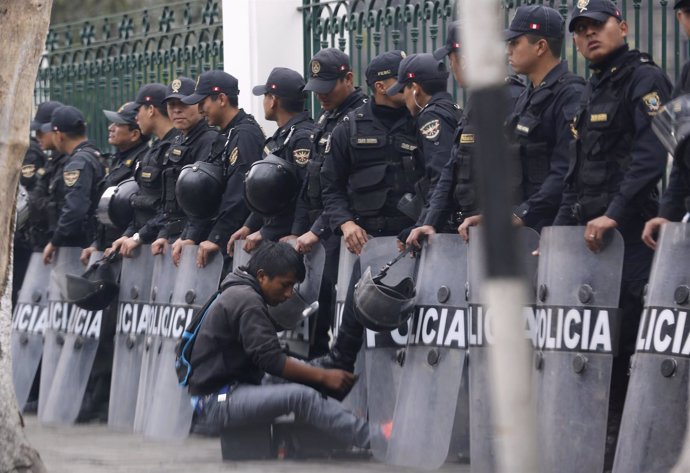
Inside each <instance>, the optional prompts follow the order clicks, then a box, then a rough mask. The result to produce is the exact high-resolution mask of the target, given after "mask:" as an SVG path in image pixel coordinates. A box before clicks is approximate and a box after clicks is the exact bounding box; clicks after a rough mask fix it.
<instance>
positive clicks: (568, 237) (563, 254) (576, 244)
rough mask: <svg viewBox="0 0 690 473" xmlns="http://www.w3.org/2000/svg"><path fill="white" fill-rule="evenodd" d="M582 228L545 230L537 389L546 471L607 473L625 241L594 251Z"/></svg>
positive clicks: (612, 240) (613, 235)
mask: <svg viewBox="0 0 690 473" xmlns="http://www.w3.org/2000/svg"><path fill="white" fill-rule="evenodd" d="M584 233H585V229H584V227H547V228H545V229H544V230H543V231H542V237H541V241H540V244H539V248H540V257H539V272H538V280H537V285H538V286H537V287H538V290H537V306H536V321H535V326H534V331H533V341H534V346H535V353H534V368H533V375H534V379H533V382H534V386H535V397H536V403H537V412H538V418H539V424H540V425H539V426H540V439H539V440H540V445H541V448H540V450H539V453H540V460H541V467H542V470H543V471H559V472H563V473H571V472H572V473H580V472H583V471H592V472H594V471H602V469H603V467H604V450H605V443H606V423H607V416H608V404H609V390H610V379H611V367H612V363H613V355H614V353H615V352H616V344H617V339H618V336H617V334H618V326H619V320H618V314H617V308H618V300H619V295H620V285H621V274H622V268H623V251H624V244H623V238H622V237H621V235H620V233H618V231H615V230H614V231H610V232H608V233H607V234H606V239H605V247H604V248H603V249H602V250H601V251H600V252H599V253H593V252H591V251H590V250H589V249H588V248H587V247H586V246H585V241H584Z"/></svg>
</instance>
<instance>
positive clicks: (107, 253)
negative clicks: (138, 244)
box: [103, 236, 128, 256]
mask: <svg viewBox="0 0 690 473" xmlns="http://www.w3.org/2000/svg"><path fill="white" fill-rule="evenodd" d="M127 238H128V237H126V236H121V237H120V238H118V239H117V240H115V241H114V242H113V244H112V246H111V247H110V248H106V249H105V252H104V253H103V256H110V255H111V254H113V253H115V252H117V251H120V248H122V244H123V243H124V242H125V241H126V240H127Z"/></svg>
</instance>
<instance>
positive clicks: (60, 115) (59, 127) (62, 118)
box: [41, 105, 86, 133]
mask: <svg viewBox="0 0 690 473" xmlns="http://www.w3.org/2000/svg"><path fill="white" fill-rule="evenodd" d="M84 126H86V119H85V118H84V115H83V114H82V113H81V111H80V110H79V109H78V108H76V107H73V106H71V105H63V106H62V107H58V108H56V109H55V110H54V111H53V114H52V115H51V117H50V123H48V124H46V125H43V126H42V127H41V131H43V132H48V131H59V132H61V133H74V132H80V131H83V130H84Z"/></svg>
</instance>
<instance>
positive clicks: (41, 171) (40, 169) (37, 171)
mask: <svg viewBox="0 0 690 473" xmlns="http://www.w3.org/2000/svg"><path fill="white" fill-rule="evenodd" d="M36 174H38V175H39V176H41V177H43V176H45V175H46V170H45V169H44V168H38V169H36Z"/></svg>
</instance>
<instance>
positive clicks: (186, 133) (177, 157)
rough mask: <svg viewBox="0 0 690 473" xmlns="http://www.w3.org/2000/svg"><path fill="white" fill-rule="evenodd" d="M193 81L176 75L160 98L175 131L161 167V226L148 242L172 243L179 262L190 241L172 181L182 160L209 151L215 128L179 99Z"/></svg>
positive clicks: (159, 248)
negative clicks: (163, 96) (156, 234)
mask: <svg viewBox="0 0 690 473" xmlns="http://www.w3.org/2000/svg"><path fill="white" fill-rule="evenodd" d="M194 85H195V84H194V81H193V80H192V79H190V78H189V77H184V76H181V77H178V78H177V79H175V80H173V81H172V82H170V84H168V87H167V89H166V95H165V98H164V99H163V103H164V104H165V106H166V108H167V110H168V117H170V120H172V123H173V126H174V127H175V128H176V129H177V130H179V132H180V133H179V134H178V135H177V136H175V137H174V138H173V139H172V143H171V144H170V148H169V149H168V151H167V152H166V153H165V155H164V156H163V162H162V165H163V169H162V177H161V179H162V184H163V187H162V202H161V207H160V208H159V212H162V216H161V220H160V222H161V227H160V230H159V231H158V236H157V238H156V240H154V242H153V243H152V244H151V251H153V252H154V254H157V253H159V252H164V251H165V248H166V247H167V245H168V243H169V242H170V243H172V242H174V243H173V251H172V258H173V261H174V262H175V264H179V262H180V257H181V255H182V247H183V246H185V244H194V242H193V241H190V240H187V239H185V238H184V235H182V230H183V229H184V227H185V224H186V219H185V214H184V212H183V211H182V209H181V208H180V206H179V204H178V202H177V198H176V196H175V185H176V183H177V177H178V176H179V174H180V171H181V170H182V168H183V167H184V166H185V165H186V164H193V163H195V162H196V161H200V160H203V159H204V158H206V157H207V156H208V155H209V153H210V152H211V145H212V144H213V142H214V141H215V140H216V138H217V137H218V132H217V131H216V130H214V129H212V128H211V127H209V125H208V123H207V122H206V120H205V119H204V117H203V116H202V115H201V114H200V113H199V107H197V106H196V105H188V104H186V103H183V102H182V99H183V98H185V97H188V96H190V95H192V94H193V93H194Z"/></svg>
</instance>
